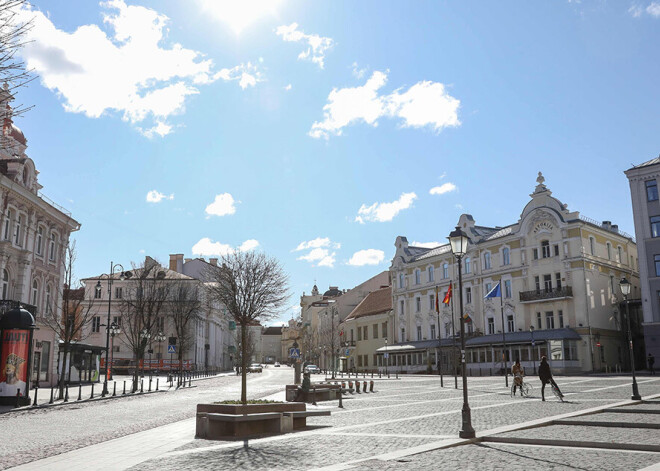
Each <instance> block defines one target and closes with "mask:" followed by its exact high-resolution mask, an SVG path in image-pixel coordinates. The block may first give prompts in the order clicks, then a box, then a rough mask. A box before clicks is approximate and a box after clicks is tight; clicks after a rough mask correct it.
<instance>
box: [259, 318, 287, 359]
mask: <svg viewBox="0 0 660 471" xmlns="http://www.w3.org/2000/svg"><path fill="white" fill-rule="evenodd" d="M261 344H262V352H261V353H262V355H263V357H262V360H261V361H262V362H263V363H266V364H273V363H275V362H278V363H281V362H282V326H270V327H265V328H264V330H263V331H262V333H261Z"/></svg>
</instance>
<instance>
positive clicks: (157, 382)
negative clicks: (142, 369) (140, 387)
mask: <svg viewBox="0 0 660 471" xmlns="http://www.w3.org/2000/svg"><path fill="white" fill-rule="evenodd" d="M158 379H159V378H156V391H158Z"/></svg>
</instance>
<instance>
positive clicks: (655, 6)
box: [646, 2, 660, 18]
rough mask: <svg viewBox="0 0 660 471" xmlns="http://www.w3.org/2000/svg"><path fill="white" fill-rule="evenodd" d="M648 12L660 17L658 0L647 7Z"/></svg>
mask: <svg viewBox="0 0 660 471" xmlns="http://www.w3.org/2000/svg"><path fill="white" fill-rule="evenodd" d="M646 13H648V14H649V15H651V16H653V17H655V18H660V3H658V2H653V3H651V4H650V5H649V6H647V7H646Z"/></svg>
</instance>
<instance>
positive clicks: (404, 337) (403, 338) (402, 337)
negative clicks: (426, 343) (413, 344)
mask: <svg viewBox="0 0 660 471" xmlns="http://www.w3.org/2000/svg"><path fill="white" fill-rule="evenodd" d="M399 341H400V342H405V341H406V329H405V328H404V327H401V339H400V340H399Z"/></svg>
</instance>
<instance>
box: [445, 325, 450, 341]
mask: <svg viewBox="0 0 660 471" xmlns="http://www.w3.org/2000/svg"><path fill="white" fill-rule="evenodd" d="M446 337H451V324H450V323H449V322H445V338H446Z"/></svg>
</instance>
